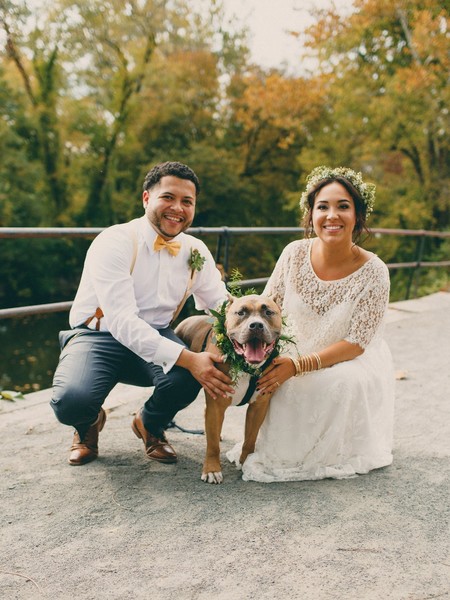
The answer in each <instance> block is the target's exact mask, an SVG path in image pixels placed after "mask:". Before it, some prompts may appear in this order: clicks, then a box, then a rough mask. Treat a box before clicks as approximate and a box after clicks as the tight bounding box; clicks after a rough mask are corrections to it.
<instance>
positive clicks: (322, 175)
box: [300, 165, 376, 217]
mask: <svg viewBox="0 0 450 600" xmlns="http://www.w3.org/2000/svg"><path fill="white" fill-rule="evenodd" d="M334 177H343V178H344V179H347V181H349V182H350V183H351V184H352V185H353V187H354V188H356V189H357V190H358V192H359V194H360V196H361V198H362V200H363V202H364V206H365V207H366V216H367V217H368V216H369V215H370V213H371V212H372V211H373V206H374V204H375V190H376V186H375V184H373V183H364V181H363V178H362V174H361V173H357V172H356V171H354V170H353V169H350V168H348V167H336V168H335V169H332V168H331V167H326V166H325V165H321V166H320V167H316V168H315V169H313V170H312V171H311V173H310V174H309V175H308V177H307V178H306V188H305V191H304V192H303V194H302V195H301V197H300V208H301V209H302V211H303V212H306V211H307V210H308V208H309V207H308V195H309V193H310V192H311V190H313V189H314V188H315V187H316V185H317V184H318V183H320V182H321V181H322V180H323V179H333V178H334Z"/></svg>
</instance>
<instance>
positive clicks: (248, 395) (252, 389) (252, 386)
mask: <svg viewBox="0 0 450 600" xmlns="http://www.w3.org/2000/svg"><path fill="white" fill-rule="evenodd" d="M276 356H278V352H277V351H275V352H272V354H271V355H270V356H269V358H268V359H267V360H266V362H265V363H264V364H263V366H262V367H261V369H260V370H261V372H262V371H264V369H265V368H266V367H268V366H269V365H270V363H271V362H272V361H273V359H274V358H275V357H276ZM258 379H259V375H252V376H251V377H250V381H249V384H248V388H247V391H246V392H245V396H244V397H243V398H242V400H241V401H240V402H239V404H236V406H244V405H245V404H248V403H249V402H250V398H251V397H252V396H253V394H254V393H255V390H256V384H257V383H258Z"/></svg>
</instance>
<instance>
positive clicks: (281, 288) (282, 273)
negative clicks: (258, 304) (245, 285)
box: [263, 247, 289, 307]
mask: <svg viewBox="0 0 450 600" xmlns="http://www.w3.org/2000/svg"><path fill="white" fill-rule="evenodd" d="M288 261H289V258H288V252H287V247H286V248H285V249H284V250H283V252H282V253H281V255H280V258H279V259H278V261H277V264H276V265H275V267H274V270H273V271H272V275H271V276H270V277H269V281H268V282H267V283H266V287H265V288H264V291H263V295H264V296H269V297H270V298H272V300H274V302H276V303H277V304H278V306H280V307H282V306H283V300H284V294H285V290H286V273H287V270H288V269H287V267H288Z"/></svg>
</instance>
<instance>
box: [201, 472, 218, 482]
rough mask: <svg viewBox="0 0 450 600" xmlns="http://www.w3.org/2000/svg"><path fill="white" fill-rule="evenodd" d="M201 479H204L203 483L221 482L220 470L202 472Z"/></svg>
mask: <svg viewBox="0 0 450 600" xmlns="http://www.w3.org/2000/svg"><path fill="white" fill-rule="evenodd" d="M202 481H204V482H205V483H222V482H223V475H222V471H215V472H212V471H211V472H210V473H202Z"/></svg>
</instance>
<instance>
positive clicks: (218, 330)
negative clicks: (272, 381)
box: [210, 269, 295, 383]
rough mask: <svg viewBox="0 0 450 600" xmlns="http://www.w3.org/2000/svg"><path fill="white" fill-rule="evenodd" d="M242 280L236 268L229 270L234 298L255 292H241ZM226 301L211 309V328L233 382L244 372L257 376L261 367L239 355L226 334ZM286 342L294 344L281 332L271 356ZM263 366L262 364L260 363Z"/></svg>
mask: <svg viewBox="0 0 450 600" xmlns="http://www.w3.org/2000/svg"><path fill="white" fill-rule="evenodd" d="M241 280H242V275H241V274H240V273H239V271H238V270H237V269H233V271H232V272H231V277H230V281H229V282H228V290H229V292H230V294H231V295H232V296H235V297H236V298H241V297H242V296H248V295H250V294H256V290H255V289H253V288H250V289H248V290H246V291H245V292H242V289H241V286H240V281H241ZM228 303H229V302H228V301H227V300H226V301H225V302H223V303H222V305H221V306H220V307H219V308H218V309H217V310H211V311H210V312H211V314H212V315H213V317H214V321H213V324H212V329H213V331H214V337H215V340H216V345H217V347H218V348H219V350H220V351H221V353H222V354H223V356H224V358H225V360H226V361H227V362H228V364H229V365H230V371H229V374H230V377H231V380H232V382H233V383H237V380H238V379H239V376H240V375H241V374H242V373H243V372H245V373H248V374H249V375H252V376H254V377H259V375H261V373H262V368H261V367H254V366H253V365H249V364H248V363H247V362H246V360H245V359H244V357H243V356H240V355H239V354H237V353H236V351H235V349H234V346H233V343H232V341H231V340H230V338H229V337H228V335H227V332H226V328H225V319H226V308H227V306H228ZM285 324H286V323H285V319H284V317H282V325H283V327H284V326H285ZM286 343H290V344H295V341H294V339H293V338H292V337H291V336H288V335H284V334H281V335H280V338H279V339H278V342H277V343H276V344H275V347H274V349H273V350H272V352H271V355H270V356H272V357H275V356H278V354H280V353H281V352H282V351H283V349H284V345H285V344H286ZM262 366H264V365H262Z"/></svg>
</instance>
